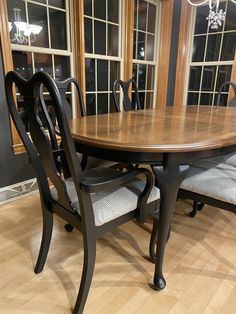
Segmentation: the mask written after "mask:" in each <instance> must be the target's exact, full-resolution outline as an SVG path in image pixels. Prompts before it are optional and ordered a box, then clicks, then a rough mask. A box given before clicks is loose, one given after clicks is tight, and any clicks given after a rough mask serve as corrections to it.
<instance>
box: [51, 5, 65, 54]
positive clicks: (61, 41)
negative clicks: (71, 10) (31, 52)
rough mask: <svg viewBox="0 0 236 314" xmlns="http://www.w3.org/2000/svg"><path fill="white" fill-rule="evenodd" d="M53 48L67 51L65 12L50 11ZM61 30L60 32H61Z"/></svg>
mask: <svg viewBox="0 0 236 314" xmlns="http://www.w3.org/2000/svg"><path fill="white" fill-rule="evenodd" d="M49 18H50V33H51V48H53V49H63V50H66V49H67V38H66V15H65V12H62V11H59V10H54V9H49ZM59 30H60V31H59Z"/></svg>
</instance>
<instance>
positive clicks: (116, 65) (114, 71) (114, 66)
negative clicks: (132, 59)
mask: <svg viewBox="0 0 236 314" xmlns="http://www.w3.org/2000/svg"><path fill="white" fill-rule="evenodd" d="M119 78H120V62H117V61H110V90H112V88H113V84H114V82H115V80H118V79H119Z"/></svg>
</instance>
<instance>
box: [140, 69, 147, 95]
mask: <svg viewBox="0 0 236 314" xmlns="http://www.w3.org/2000/svg"><path fill="white" fill-rule="evenodd" d="M146 69H147V66H146V64H140V65H139V71H138V72H139V73H138V88H139V90H145V89H146V88H145V87H146Z"/></svg>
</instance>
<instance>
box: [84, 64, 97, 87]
mask: <svg viewBox="0 0 236 314" xmlns="http://www.w3.org/2000/svg"><path fill="white" fill-rule="evenodd" d="M85 73H86V74H85V75H86V91H95V60H94V59H88V58H86V59H85Z"/></svg>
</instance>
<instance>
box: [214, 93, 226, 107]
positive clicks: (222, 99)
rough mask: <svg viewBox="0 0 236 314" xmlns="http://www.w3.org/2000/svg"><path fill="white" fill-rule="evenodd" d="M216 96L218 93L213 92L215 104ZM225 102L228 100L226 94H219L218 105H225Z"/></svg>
mask: <svg viewBox="0 0 236 314" xmlns="http://www.w3.org/2000/svg"><path fill="white" fill-rule="evenodd" d="M217 97H218V94H215V100H214V105H216V101H217ZM227 102H228V94H221V95H220V102H219V106H227Z"/></svg>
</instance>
